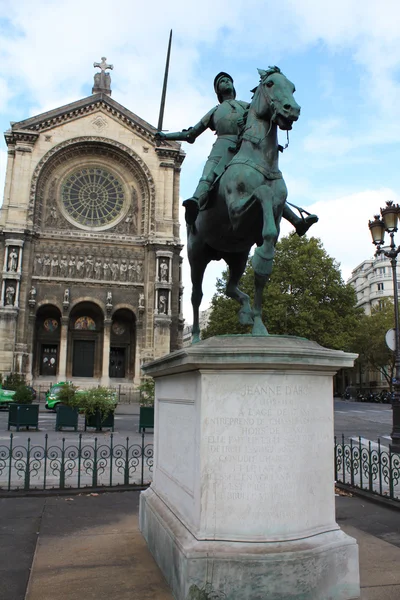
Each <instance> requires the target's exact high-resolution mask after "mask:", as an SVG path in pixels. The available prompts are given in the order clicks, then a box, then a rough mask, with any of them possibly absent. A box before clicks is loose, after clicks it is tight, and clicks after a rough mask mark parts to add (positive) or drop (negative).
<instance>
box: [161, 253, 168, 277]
mask: <svg viewBox="0 0 400 600" xmlns="http://www.w3.org/2000/svg"><path fill="white" fill-rule="evenodd" d="M160 281H162V282H163V283H165V282H167V281H168V263H167V261H166V259H164V260H162V261H161V262H160Z"/></svg>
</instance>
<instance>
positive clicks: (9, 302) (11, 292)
mask: <svg viewBox="0 0 400 600" xmlns="http://www.w3.org/2000/svg"><path fill="white" fill-rule="evenodd" d="M14 297H15V288H14V287H13V286H12V285H9V286H8V287H7V289H6V306H14Z"/></svg>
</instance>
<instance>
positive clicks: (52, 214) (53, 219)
mask: <svg viewBox="0 0 400 600" xmlns="http://www.w3.org/2000/svg"><path fill="white" fill-rule="evenodd" d="M57 216H58V215H57V209H56V207H55V206H51V207H50V209H49V216H48V217H47V221H46V223H47V225H57Z"/></svg>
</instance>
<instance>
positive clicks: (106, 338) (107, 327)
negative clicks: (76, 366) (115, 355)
mask: <svg viewBox="0 0 400 600" xmlns="http://www.w3.org/2000/svg"><path fill="white" fill-rule="evenodd" d="M111 323H112V319H104V334H103V366H102V371H101V385H105V386H108V385H109V383H110V375H109V368H110V342H111Z"/></svg>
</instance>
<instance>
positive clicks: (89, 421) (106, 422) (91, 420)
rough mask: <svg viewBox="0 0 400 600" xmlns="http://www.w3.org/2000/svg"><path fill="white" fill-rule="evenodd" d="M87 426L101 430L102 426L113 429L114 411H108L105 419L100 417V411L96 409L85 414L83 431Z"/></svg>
mask: <svg viewBox="0 0 400 600" xmlns="http://www.w3.org/2000/svg"><path fill="white" fill-rule="evenodd" d="M87 427H94V428H95V429H96V430H97V431H102V429H103V428H108V429H111V430H112V431H114V413H113V412H111V413H108V415H107V416H106V418H105V419H102V415H101V413H100V411H96V412H95V413H94V415H90V416H89V417H86V416H85V431H86V428H87Z"/></svg>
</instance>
